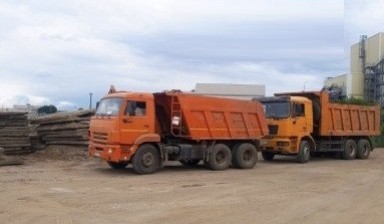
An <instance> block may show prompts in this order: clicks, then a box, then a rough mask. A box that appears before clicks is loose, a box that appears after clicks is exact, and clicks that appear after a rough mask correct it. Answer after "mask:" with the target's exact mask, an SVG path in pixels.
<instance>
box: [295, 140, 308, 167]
mask: <svg viewBox="0 0 384 224" xmlns="http://www.w3.org/2000/svg"><path fill="white" fill-rule="evenodd" d="M310 158H311V146H310V145H309V142H308V141H307V140H302V141H301V142H300V146H299V153H297V158H296V160H297V162H298V163H307V162H308V161H309V159H310Z"/></svg>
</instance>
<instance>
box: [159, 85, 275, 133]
mask: <svg viewBox="0 0 384 224" xmlns="http://www.w3.org/2000/svg"><path fill="white" fill-rule="evenodd" d="M154 95H155V102H156V104H157V105H156V108H157V113H158V114H157V116H158V117H159V116H160V117H161V118H159V119H162V121H160V122H162V123H163V125H161V126H162V129H163V130H162V131H163V132H165V133H170V134H171V135H173V136H175V137H182V138H188V139H191V140H233V139H239V140H240V139H242V140H244V139H252V140H254V139H259V138H261V137H262V136H264V135H267V134H268V126H267V122H266V119H265V116H264V112H263V109H262V105H261V104H260V103H259V102H254V101H245V100H235V99H225V98H218V97H208V96H203V95H198V94H186V93H182V92H178V91H171V92H165V93H157V94H154ZM164 122H165V124H164Z"/></svg>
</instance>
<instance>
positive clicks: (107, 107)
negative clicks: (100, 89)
mask: <svg viewBox="0 0 384 224" xmlns="http://www.w3.org/2000/svg"><path fill="white" fill-rule="evenodd" d="M122 102H123V98H117V97H116V98H104V99H102V100H101V101H100V103H99V106H98V107H97V110H96V115H108V116H116V115H118V114H119V111H120V107H121V104H122Z"/></svg>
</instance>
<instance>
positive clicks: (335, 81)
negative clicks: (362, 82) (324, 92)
mask: <svg viewBox="0 0 384 224" xmlns="http://www.w3.org/2000/svg"><path fill="white" fill-rule="evenodd" d="M333 85H336V86H337V87H339V88H341V89H342V94H343V95H344V96H348V97H350V96H351V88H350V87H351V76H350V75H348V74H343V75H339V76H335V77H327V78H326V79H325V81H324V86H325V87H331V86H333Z"/></svg>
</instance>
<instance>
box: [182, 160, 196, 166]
mask: <svg viewBox="0 0 384 224" xmlns="http://www.w3.org/2000/svg"><path fill="white" fill-rule="evenodd" d="M199 162H200V159H188V160H183V159H182V160H180V163H181V164H183V165H184V166H196V165H197V164H198V163H199Z"/></svg>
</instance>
